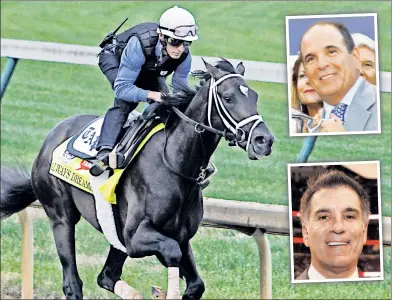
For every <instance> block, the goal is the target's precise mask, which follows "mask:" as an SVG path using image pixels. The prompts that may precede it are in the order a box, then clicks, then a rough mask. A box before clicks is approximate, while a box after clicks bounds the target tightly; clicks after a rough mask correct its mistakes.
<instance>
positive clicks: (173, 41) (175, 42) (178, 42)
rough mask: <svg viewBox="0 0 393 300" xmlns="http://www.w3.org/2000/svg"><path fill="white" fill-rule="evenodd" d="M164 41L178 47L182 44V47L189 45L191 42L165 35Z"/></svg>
mask: <svg viewBox="0 0 393 300" xmlns="http://www.w3.org/2000/svg"><path fill="white" fill-rule="evenodd" d="M166 41H167V43H168V44H169V45H171V46H174V47H180V46H181V45H184V47H189V46H190V45H191V44H192V42H191V41H183V40H179V39H174V38H172V37H167V38H166Z"/></svg>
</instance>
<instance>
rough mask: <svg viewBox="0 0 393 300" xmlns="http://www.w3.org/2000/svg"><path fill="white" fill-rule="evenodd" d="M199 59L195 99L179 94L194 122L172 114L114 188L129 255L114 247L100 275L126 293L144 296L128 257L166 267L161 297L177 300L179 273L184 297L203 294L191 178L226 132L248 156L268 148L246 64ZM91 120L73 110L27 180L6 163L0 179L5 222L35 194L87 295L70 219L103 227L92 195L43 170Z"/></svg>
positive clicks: (68, 280) (199, 212) (198, 199)
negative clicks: (202, 68) (127, 267)
mask: <svg viewBox="0 0 393 300" xmlns="http://www.w3.org/2000/svg"><path fill="white" fill-rule="evenodd" d="M205 65H206V68H207V71H208V72H205V73H204V74H202V73H199V75H200V78H202V77H204V80H202V81H201V82H202V84H201V87H200V88H198V89H197V91H194V92H193V93H191V96H190V93H183V97H185V96H186V97H190V99H192V100H191V102H190V104H189V106H188V107H187V109H186V111H185V115H186V116H187V117H188V118H189V119H192V120H194V121H196V122H197V123H199V125H195V124H194V126H190V123H191V122H190V120H189V119H188V121H185V120H184V119H180V118H177V117H171V118H173V119H174V120H173V122H172V124H171V126H170V127H169V128H167V129H166V132H164V131H160V132H158V133H156V134H155V135H154V136H153V137H152V138H151V139H150V140H149V141H148V143H147V144H146V146H145V149H144V150H143V151H142V152H141V153H140V154H138V156H137V157H136V159H135V161H134V163H133V166H132V168H127V169H126V170H125V172H124V174H123V175H122V178H121V180H120V182H119V184H118V187H117V190H116V195H117V202H118V206H119V211H120V216H119V218H120V225H121V228H123V231H122V233H123V237H122V238H123V239H124V242H125V247H126V249H127V253H124V252H122V251H120V250H117V249H116V248H114V247H113V246H111V247H110V251H109V255H108V258H107V260H106V262H105V266H104V268H103V270H102V271H101V273H100V274H99V276H98V279H97V282H98V284H99V285H100V286H101V287H102V288H104V289H107V290H109V291H111V292H114V293H116V294H117V295H119V296H121V297H122V298H128V299H129V298H138V297H140V294H139V293H138V292H137V291H136V290H135V289H133V288H131V287H129V286H128V285H127V284H126V283H125V282H124V281H121V280H120V276H121V273H122V268H123V264H124V261H125V260H126V258H127V255H128V256H130V257H134V258H138V257H144V256H148V255H156V257H157V258H158V259H159V260H160V261H161V263H162V264H163V265H165V266H166V267H168V295H167V298H172V299H173V298H177V297H180V293H179V274H180V276H184V278H185V280H186V284H187V288H186V290H185V293H184V295H183V298H191V299H199V298H201V296H202V294H203V292H204V290H205V288H204V283H203V281H202V279H201V278H200V276H199V275H198V272H197V269H196V266H195V262H194V258H193V254H192V250H191V247H190V243H189V241H190V239H191V238H192V237H193V236H194V235H195V233H196V232H197V230H198V227H199V225H200V223H201V221H202V216H203V198H202V193H201V188H200V186H199V185H197V184H196V180H195V178H197V177H198V175H199V174H200V173H201V167H202V166H206V163H207V162H208V161H209V158H210V157H211V155H212V154H213V152H214V151H215V149H216V147H217V145H218V143H219V141H220V138H221V134H220V132H221V133H222V132H224V130H226V131H227V132H232V133H233V135H232V136H233V139H234V141H233V143H235V144H237V145H238V146H240V147H241V148H243V149H245V150H246V151H247V153H248V157H249V158H250V159H260V158H262V157H263V156H267V155H269V154H270V153H271V146H272V144H273V140H274V138H273V136H272V135H271V134H270V132H269V130H268V128H267V126H266V124H265V123H264V122H263V120H262V118H261V117H260V116H259V114H258V112H257V100H258V95H257V93H256V92H255V91H253V90H252V89H251V88H250V87H248V85H247V84H246V83H245V81H244V79H243V77H242V75H243V74H244V67H243V64H241V63H240V64H239V65H238V66H237V67H236V69H235V68H234V67H233V66H232V65H231V64H230V63H229V62H228V61H225V60H223V61H220V62H219V63H218V64H217V65H216V66H212V65H210V64H208V63H205ZM167 97H175V95H172V96H167ZM179 97H180V96H179ZM94 118H96V116H91V115H79V116H75V117H71V118H68V119H66V120H64V121H62V122H61V123H59V124H58V125H57V126H56V127H54V128H53V129H52V130H51V132H50V133H49V135H48V136H47V138H46V139H45V141H44V144H43V146H42V148H41V151H40V153H39V154H38V156H37V158H36V160H35V162H34V164H33V168H32V174H31V178H20V177H19V178H16V176H14V175H16V174H18V173H7V172H6V171H4V170H3V171H4V172H5V173H3V174H2V179H1V180H2V185H3V189H2V195H1V203H0V212H1V218H2V219H3V218H5V217H7V216H9V215H11V214H13V213H15V212H18V211H20V210H22V209H23V208H25V207H27V206H28V205H29V204H31V203H32V202H33V201H35V200H36V199H38V200H39V201H40V202H41V204H42V206H43V208H44V209H45V212H46V213H47V215H48V217H49V218H50V221H51V226H52V229H53V233H54V238H55V242H56V247H57V251H58V254H59V257H60V261H61V264H62V267H63V292H64V294H65V296H66V297H67V299H82V297H83V294H82V281H81V279H80V278H79V275H78V270H77V266H76V261H75V225H76V224H77V223H78V221H79V219H80V217H81V216H83V217H84V218H85V219H86V220H87V221H88V222H89V223H90V224H91V225H93V226H94V227H95V228H96V229H97V230H100V231H101V228H100V225H99V223H98V221H97V217H96V212H95V204H94V199H93V196H92V195H90V194H88V193H85V192H83V191H81V190H79V189H78V188H75V187H73V186H71V185H69V184H68V183H66V182H64V181H62V180H60V179H58V178H56V177H54V176H52V175H50V174H49V167H50V164H51V157H52V152H53V150H54V149H55V148H56V147H57V146H58V145H60V144H61V143H62V142H63V141H65V140H66V139H68V138H69V137H71V136H73V135H75V134H77V133H78V132H79V131H80V130H81V128H82V127H84V126H85V125H86V124H88V123H89V122H90V121H92V120H93V119H94ZM164 145H166V147H165V148H164ZM163 148H164V151H165V153H163V151H162V149H163ZM165 160H166V161H165ZM3 171H2V172H3Z"/></svg>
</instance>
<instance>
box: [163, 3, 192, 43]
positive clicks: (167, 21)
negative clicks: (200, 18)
mask: <svg viewBox="0 0 393 300" xmlns="http://www.w3.org/2000/svg"><path fill="white" fill-rule="evenodd" d="M197 31H198V26H197V25H196V24H195V19H194V17H193V16H192V14H191V13H190V12H188V11H187V10H185V9H184V8H180V7H178V6H174V7H172V8H169V9H167V10H166V11H164V13H163V14H162V15H161V18H160V21H159V22H158V28H157V32H158V33H161V34H163V35H166V36H169V37H172V38H174V39H178V40H183V41H189V42H191V41H196V40H197V39H198V35H197Z"/></svg>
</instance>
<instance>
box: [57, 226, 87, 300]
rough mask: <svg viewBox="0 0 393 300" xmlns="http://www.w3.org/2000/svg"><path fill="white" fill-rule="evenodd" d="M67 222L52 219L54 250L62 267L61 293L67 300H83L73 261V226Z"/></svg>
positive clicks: (80, 283)
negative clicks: (55, 249)
mask: <svg viewBox="0 0 393 300" xmlns="http://www.w3.org/2000/svg"><path fill="white" fill-rule="evenodd" d="M67 221H68V220H62V219H59V220H55V221H53V219H52V229H53V234H54V237H55V243H56V248H57V252H58V254H59V257H60V261H61V264H62V266H63V293H64V295H65V296H66V298H67V299H83V293H82V286H83V282H82V280H81V279H80V277H79V274H78V269H77V266H76V259H75V224H72V223H71V224H70V223H69V222H67Z"/></svg>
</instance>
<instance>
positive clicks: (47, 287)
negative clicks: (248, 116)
mask: <svg viewBox="0 0 393 300" xmlns="http://www.w3.org/2000/svg"><path fill="white" fill-rule="evenodd" d="M34 228H35V236H34V242H35V252H34V253H35V271H34V286H35V298H38V299H44V298H45V299H48V298H56V299H59V298H60V297H62V291H61V286H62V275H61V265H60V262H59V260H58V258H57V253H56V248H55V246H54V241H53V236H52V232H51V230H50V226H49V223H48V221H47V219H38V220H37V221H36V222H35V225H34ZM1 234H2V239H1V242H2V248H1V257H2V261H3V262H4V261H6V263H2V264H1V272H2V276H3V277H2V278H3V279H2V282H1V284H2V293H5V294H6V293H8V294H9V295H12V296H14V297H17V296H18V295H19V294H18V293H20V291H19V286H20V284H21V277H20V274H19V272H20V259H21V258H20V256H21V248H20V238H21V232H20V225H19V224H18V223H17V217H16V216H14V217H12V218H11V219H9V220H7V221H6V222H4V223H3V226H2V227H1ZM87 236H88V243H87V242H86V238H87ZM76 239H77V243H76V247H77V263H78V266H79V275H80V277H81V279H82V281H83V289H84V296H85V298H87V299H110V298H113V294H111V293H109V292H107V291H105V290H103V289H101V288H99V287H98V286H97V284H96V278H97V276H98V274H99V273H100V272H101V269H102V266H103V264H104V262H105V259H106V255H107V252H108V243H107V242H106V241H105V239H104V237H103V235H101V234H100V233H98V232H97V231H95V230H92V228H91V227H90V225H89V224H87V222H85V221H81V222H80V224H78V225H77V230H76ZM269 242H270V244H271V252H272V266H273V272H272V276H273V291H272V292H273V296H274V298H275V299H326V298H327V297H326V296H327V295H328V298H330V299H335V298H338V299H370V298H371V299H390V277H391V272H390V270H391V253H390V247H389V248H384V250H385V259H384V264H385V266H384V267H385V278H387V279H388V280H386V281H373V282H357V283H356V282H354V283H345V284H342V283H336V284H312V285H311V286H310V285H304V284H295V285H291V284H290V283H289V282H290V267H289V262H290V258H289V257H290V256H289V247H288V243H289V238H288V237H283V236H269ZM192 245H193V249H194V254H195V260H196V261H197V265H198V271H199V272H200V274H201V277H202V278H203V280H204V281H205V283H206V292H205V294H204V298H205V299H257V298H258V295H259V260H258V249H257V247H256V244H255V242H254V241H253V239H252V238H250V237H247V236H246V235H243V234H241V233H236V232H234V231H230V230H223V229H212V228H201V229H200V230H199V232H198V233H197V235H196V236H195V238H194V239H193V241H192ZM386 250H387V251H386ZM49 276H50V280H48V278H49ZM122 279H123V280H125V281H126V282H128V283H129V284H131V285H132V286H133V287H135V288H137V289H138V290H140V291H141V292H142V294H143V295H144V297H146V298H149V297H151V295H150V286H151V285H158V286H162V287H166V270H165V268H164V267H163V266H161V265H160V263H159V262H158V261H157V260H156V259H155V258H153V257H147V258H143V259H128V260H127V261H126V264H125V267H124V271H123V276H122ZM181 286H182V287H184V283H183V282H182V284H181Z"/></svg>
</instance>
